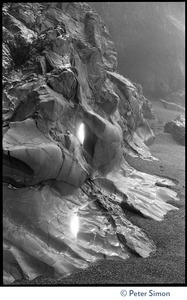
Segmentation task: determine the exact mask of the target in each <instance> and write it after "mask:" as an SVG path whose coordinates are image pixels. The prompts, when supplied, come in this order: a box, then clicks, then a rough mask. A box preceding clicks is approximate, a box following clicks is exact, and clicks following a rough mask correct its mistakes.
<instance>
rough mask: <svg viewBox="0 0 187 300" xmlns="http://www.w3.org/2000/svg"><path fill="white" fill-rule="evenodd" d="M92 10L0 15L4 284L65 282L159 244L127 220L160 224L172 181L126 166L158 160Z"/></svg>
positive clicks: (27, 8)
mask: <svg viewBox="0 0 187 300" xmlns="http://www.w3.org/2000/svg"><path fill="white" fill-rule="evenodd" d="M116 68H117V53H116V50H115V47H114V44H113V42H112V41H111V38H110V35H109V32H108V30H107V28H106V26H105V25H104V23H103V21H102V20H101V18H100V17H99V16H98V14H97V13H96V12H95V11H94V10H93V9H92V8H91V7H90V6H89V5H87V4H86V3H83V2H79V3H64V2H63V3H7V4H4V6H3V181H4V184H3V188H4V205H3V209H4V221H3V222H4V223H3V232H4V282H5V284H7V283H11V282H13V281H14V280H16V279H19V278H22V277H24V278H27V279H29V280H32V279H33V278H35V277H37V276H40V275H42V274H50V276H54V275H55V274H56V275H59V274H60V276H62V275H63V276H65V275H66V276H67V275H69V274H71V273H72V272H74V271H76V270H78V269H81V268H86V267H87V266H88V265H89V263H93V262H95V261H97V260H98V259H101V258H104V257H110V258H112V257H120V258H123V259H126V258H127V257H128V256H129V255H131V252H132V253H137V254H138V255H140V256H142V257H147V256H148V255H149V254H150V253H151V252H154V251H155V250H156V247H155V245H154V242H153V241H152V240H151V239H150V238H149V237H148V235H147V234H146V233H145V232H143V231H142V230H141V229H140V228H138V227H137V226H135V225H133V224H132V223H131V222H130V221H128V220H127V218H126V216H125V209H131V210H134V211H136V212H139V213H141V214H143V215H144V216H146V217H149V218H152V219H155V220H158V221H161V220H162V218H163V216H164V215H165V214H166V213H167V212H168V211H169V210H172V209H176V208H175V207H174V206H172V205H170V204H168V203H166V201H167V200H171V199H177V197H176V193H175V192H173V191H171V190H170V189H168V187H170V186H172V185H173V183H172V182H171V181H169V180H166V179H162V178H158V177H157V176H151V175H148V174H145V173H140V172H137V171H136V170H134V169H133V168H131V167H130V166H129V165H128V163H127V162H126V161H125V156H126V154H127V153H128V155H132V156H139V157H140V158H143V159H153V157H152V156H151V153H150V152H149V149H148V147H147V145H149V144H150V143H152V142H153V141H154V134H153V132H152V130H151V129H150V128H149V125H148V123H147V122H146V120H145V119H144V117H143V111H144V108H143V106H146V105H147V100H146V99H145V97H144V96H143V95H142V91H141V88H140V86H139V85H137V84H135V83H132V82H131V81H129V80H128V79H127V78H125V77H123V76H122V75H120V74H119V73H118V72H117V69H116Z"/></svg>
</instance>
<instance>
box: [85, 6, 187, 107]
mask: <svg viewBox="0 0 187 300" xmlns="http://www.w3.org/2000/svg"><path fill="white" fill-rule="evenodd" d="M90 5H91V6H93V7H94V8H95V9H96V10H97V12H98V13H99V14H100V15H101V16H102V18H103V19H104V21H105V23H106V25H107V27H108V28H109V30H110V33H111V35H112V38H113V40H114V42H115V44H116V47H117V52H118V63H119V64H118V70H119V72H120V73H121V74H123V75H124V74H125V76H128V77H129V78H130V80H133V81H136V82H138V83H140V84H141V85H142V86H143V88H144V91H145V92H146V94H147V93H148V94H149V95H152V96H159V97H161V98H164V99H165V97H166V95H169V94H171V93H173V92H178V91H179V90H181V89H184V86H185V4H184V2H133V1H132V2H123V1H122V2H117V3H116V2H106V3H105V2H91V3H90ZM172 102H174V101H172Z"/></svg>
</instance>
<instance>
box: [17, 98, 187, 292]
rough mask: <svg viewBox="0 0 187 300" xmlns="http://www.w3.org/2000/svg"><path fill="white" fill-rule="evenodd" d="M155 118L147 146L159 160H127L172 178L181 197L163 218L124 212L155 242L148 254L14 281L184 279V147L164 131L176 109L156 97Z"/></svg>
mask: <svg viewBox="0 0 187 300" xmlns="http://www.w3.org/2000/svg"><path fill="white" fill-rule="evenodd" d="M152 104H153V107H154V110H155V115H156V117H157V121H155V120H152V121H149V123H150V126H151V127H152V128H153V130H154V133H155V142H154V144H153V145H151V146H150V147H149V148H150V150H151V153H152V154H153V156H155V157H157V158H158V159H159V161H152V162H151V161H150V162H147V161H142V160H140V159H135V158H133V159H132V158H131V159H130V160H129V162H130V164H131V165H132V166H134V167H135V168H136V169H137V170H139V171H142V172H146V173H150V174H155V175H159V176H163V177H169V178H172V179H173V180H174V181H175V182H176V183H178V184H177V185H176V187H175V188H174V189H175V190H176V191H177V192H178V195H179V197H180V201H178V202H174V203H172V204H174V205H175V206H177V207H178V208H179V210H178V211H171V212H169V213H168V214H167V215H166V216H165V218H164V220H163V221H161V222H156V221H154V220H149V219H145V218H143V217H141V216H139V215H136V214H134V213H131V212H127V217H128V218H129V220H130V221H131V222H132V223H134V224H135V225H137V226H139V227H140V228H142V229H143V230H145V231H146V232H147V233H148V235H149V237H150V238H151V239H153V241H154V242H155V244H156V246H157V251H156V252H155V253H154V254H152V255H151V256H150V257H149V258H146V259H145V258H141V257H137V256H134V255H133V256H132V257H131V258H130V259H127V260H125V261H122V260H103V261H100V262H98V263H97V264H96V265H93V266H90V267H89V268H88V269H87V270H85V271H80V272H78V273H76V274H72V275H71V276H69V277H68V278H63V279H60V280H56V279H51V278H47V277H41V278H37V279H35V280H33V281H32V282H29V281H27V280H22V281H19V282H15V283H14V284H19V285H54V284H55V285H62V286H63V285H118V284H119V285H123V286H126V285H131V284H134V285H145V286H146V285H148V284H160V285H173V284H177V285H180V284H184V283H185V200H184V199H185V198H184V193H185V190H184V189H185V178H184V172H185V147H184V146H181V145H179V144H178V143H177V142H175V141H174V140H173V138H172V137H171V135H170V134H168V133H164V132H163V126H164V124H165V123H166V122H167V121H168V120H171V119H174V118H175V117H176V116H177V115H178V114H179V112H175V111H170V110H166V109H164V108H162V106H161V104H160V103H159V101H154V102H152Z"/></svg>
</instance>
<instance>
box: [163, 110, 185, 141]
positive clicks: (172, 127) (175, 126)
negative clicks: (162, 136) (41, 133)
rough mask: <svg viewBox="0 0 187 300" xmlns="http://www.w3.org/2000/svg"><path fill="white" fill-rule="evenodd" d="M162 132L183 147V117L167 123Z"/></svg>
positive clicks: (180, 116)
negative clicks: (169, 135) (168, 134)
mask: <svg viewBox="0 0 187 300" xmlns="http://www.w3.org/2000/svg"><path fill="white" fill-rule="evenodd" d="M164 132H168V133H171V135H172V137H173V138H174V140H175V141H177V142H178V143H179V144H181V145H183V146H185V117H184V116H182V115H179V116H178V117H177V118H176V119H175V120H172V121H169V122H167V123H166V124H165V126H164Z"/></svg>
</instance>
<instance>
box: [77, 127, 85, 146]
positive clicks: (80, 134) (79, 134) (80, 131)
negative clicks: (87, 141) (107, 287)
mask: <svg viewBox="0 0 187 300" xmlns="http://www.w3.org/2000/svg"><path fill="white" fill-rule="evenodd" d="M77 137H78V140H79V142H80V143H81V144H82V145H83V143H84V138H85V131H84V124H83V123H81V124H80V126H79V129H78V131H77Z"/></svg>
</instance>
